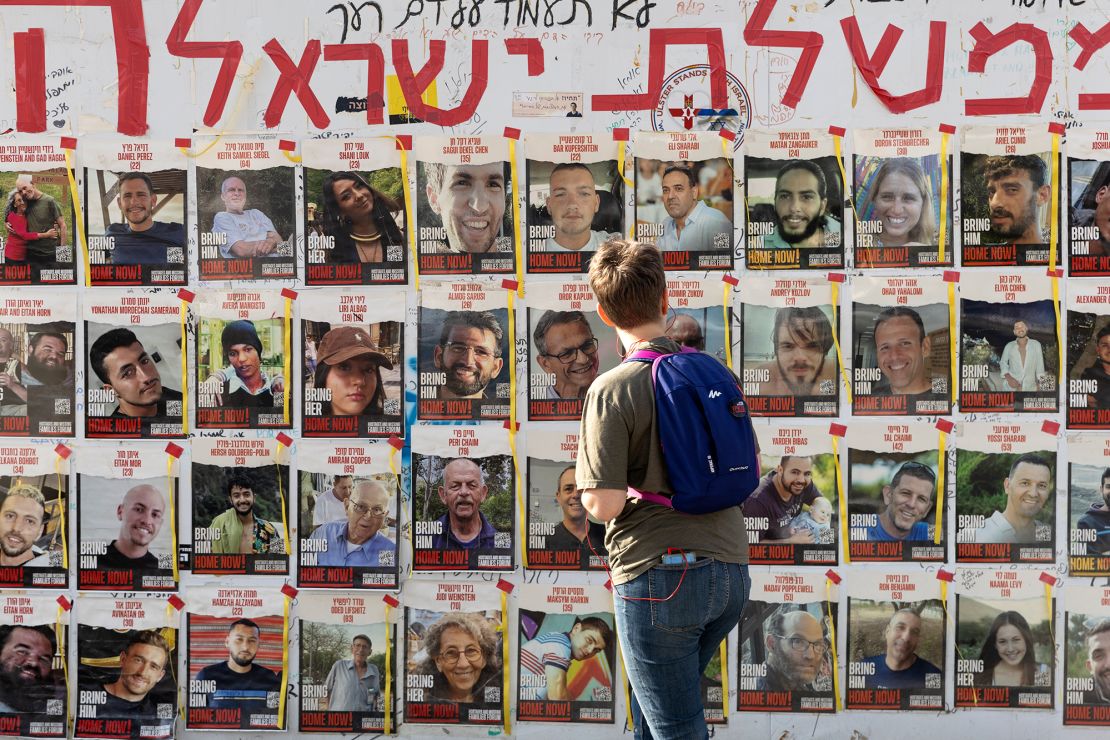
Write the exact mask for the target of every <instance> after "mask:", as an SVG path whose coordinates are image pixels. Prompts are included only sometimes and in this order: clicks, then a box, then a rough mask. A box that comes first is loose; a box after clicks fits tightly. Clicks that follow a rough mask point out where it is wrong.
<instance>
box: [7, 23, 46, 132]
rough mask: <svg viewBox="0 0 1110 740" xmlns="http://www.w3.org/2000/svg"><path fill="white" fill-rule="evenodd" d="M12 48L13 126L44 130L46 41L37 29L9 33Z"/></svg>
mask: <svg viewBox="0 0 1110 740" xmlns="http://www.w3.org/2000/svg"><path fill="white" fill-rule="evenodd" d="M12 46H13V47H14V49H15V90H16V95H15V127H16V129H17V130H19V131H23V132H24V133H34V132H36V131H45V130H46V42H45V41H44V40H43V33H42V29H41V28H31V29H28V30H27V31H24V32H23V33H13V34H12Z"/></svg>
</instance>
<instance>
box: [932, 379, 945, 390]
mask: <svg viewBox="0 0 1110 740" xmlns="http://www.w3.org/2000/svg"><path fill="white" fill-rule="evenodd" d="M932 386H933V388H932V390H933V393H947V392H948V378H933V380H932Z"/></svg>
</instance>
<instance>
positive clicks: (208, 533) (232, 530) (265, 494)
mask: <svg viewBox="0 0 1110 740" xmlns="http://www.w3.org/2000/svg"><path fill="white" fill-rule="evenodd" d="M289 455H290V453H289V451H287V450H285V449H284V446H283V445H280V444H279V443H278V442H277V440H274V439H243V438H230V439H227V438H218V439H216V438H211V437H198V438H195V439H193V444H192V463H193V464H192V496H191V498H192V504H193V505H192V510H191V522H190V523H189V526H187V527H186V528H185V531H187V532H191V533H192V548H191V551H190V552H189V554H190V556H191V559H190V561H189V568H190V570H192V571H193V573H198V574H211V575H234V574H237V573H238V574H246V575H272V576H284V575H286V574H288V573H289V552H290V547H289V528H288V525H287V519H286V512H287V508H286V507H287V502H286V499H287V498H288V496H289V491H290V488H289V463H288V459H289ZM190 527H191V528H190Z"/></svg>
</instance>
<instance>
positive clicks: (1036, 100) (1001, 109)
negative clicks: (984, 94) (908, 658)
mask: <svg viewBox="0 0 1110 740" xmlns="http://www.w3.org/2000/svg"><path fill="white" fill-rule="evenodd" d="M970 33H971V37H972V38H973V39H975V48H973V49H972V50H971V51H970V52H969V53H968V61H967V71H968V72H976V73H980V74H982V73H983V71H984V70H985V69H986V66H987V60H988V59H990V58H991V57H992V56H994V55H995V54H997V53H998V52H1000V51H1002V50H1003V49H1005V48H1006V47H1008V46H1010V45H1012V44H1016V43H1018V42H1019V41H1024V42H1026V43H1027V44H1029V45H1030V46H1032V47H1033V55H1034V57H1035V58H1036V64H1035V66H1034V72H1033V84H1032V85H1031V86H1030V87H1029V94H1028V95H1026V96H1025V97H1018V98H980V99H978V100H965V101H964V113H966V114H967V115H969V116H992V115H1002V114H1006V113H1039V112H1040V110H1041V105H1042V104H1043V103H1044V99H1045V96H1046V95H1048V88H1049V87H1050V86H1051V85H1052V47H1050V46H1049V44H1048V34H1047V33H1045V32H1044V31H1042V30H1041V29H1039V28H1037V27H1036V26H1034V25H1032V24H1030V23H1013V24H1010V26H1009V27H1007V28H1006V29H1004V30H1003V31H1001V32H999V33H992V32H991V31H990V29H988V28H987V27H986V26H985V25H983V24H982V23H976V24H975V27H974V28H972V29H971V31H970Z"/></svg>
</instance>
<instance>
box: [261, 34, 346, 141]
mask: <svg viewBox="0 0 1110 740" xmlns="http://www.w3.org/2000/svg"><path fill="white" fill-rule="evenodd" d="M262 51H264V52H266V54H267V55H268V56H269V57H270V59H271V60H272V61H273V63H274V66H276V67H277V68H278V72H280V73H281V76H280V77H279V78H278V81H277V84H276V85H274V92H273V94H272V95H271V96H270V104H269V105H267V106H266V115H265V117H264V118H263V121H264V122H265V123H266V128H273V127H275V126H277V125H278V124H279V123H281V115H282V114H283V113H284V112H285V106H286V104H287V103H288V102H289V95H290V94H291V93H296V94H297V100H299V101H301V106H303V107H304V110H305V113H307V114H308V118H309V120H311V121H312V125H313V126H315V127H316V128H327V127H328V124H329V123H331V119H330V118H328V114H327V113H326V112H325V111H324V107H323V106H322V105H320V100H319V98H317V97H316V93H314V92H312V88H310V87H309V86H308V81H309V80H311V79H312V72H313V70H315V69H316V63H317V62H319V61H320V41H319V40H318V39H312V40H310V41H309V42H308V43H307V44H305V47H304V53H303V54H301V62H300V64H296V65H295V64H293V60H292V59H290V58H289V55H288V54H287V53H286V52H285V49H284V48H282V46H281V44H280V43H278V40H277V39H270V40H269V41H267V42H266V45H265V46H263V47H262Z"/></svg>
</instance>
